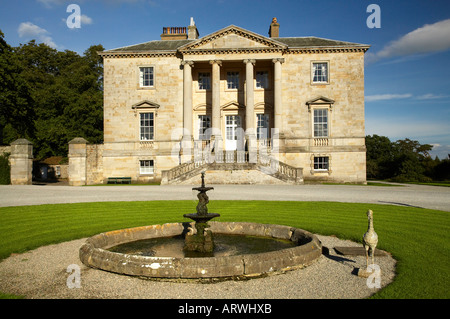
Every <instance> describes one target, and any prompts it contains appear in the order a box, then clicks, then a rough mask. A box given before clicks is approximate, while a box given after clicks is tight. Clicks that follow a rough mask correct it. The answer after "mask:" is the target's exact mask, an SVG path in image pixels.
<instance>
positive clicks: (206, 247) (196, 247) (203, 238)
mask: <svg viewBox="0 0 450 319" xmlns="http://www.w3.org/2000/svg"><path fill="white" fill-rule="evenodd" d="M212 189H214V187H205V173H202V186H201V187H194V188H192V190H196V191H198V192H199V193H198V194H197V198H198V204H197V213H196V214H184V215H183V216H184V217H186V218H190V219H192V220H193V221H194V222H195V224H194V226H195V230H194V228H192V227H191V228H190V229H189V232H188V233H187V234H186V237H185V245H184V250H186V251H191V252H200V253H212V252H213V250H214V240H213V234H212V232H211V230H209V229H208V228H209V225H208V221H209V220H211V219H213V218H214V217H219V216H220V214H214V213H208V207H207V206H206V205H207V204H208V203H209V198H208V195H206V192H207V191H209V190H212Z"/></svg>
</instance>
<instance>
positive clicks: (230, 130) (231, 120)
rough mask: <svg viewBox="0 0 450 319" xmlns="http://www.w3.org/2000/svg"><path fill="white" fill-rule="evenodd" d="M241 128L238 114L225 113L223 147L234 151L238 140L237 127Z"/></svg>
mask: <svg viewBox="0 0 450 319" xmlns="http://www.w3.org/2000/svg"><path fill="white" fill-rule="evenodd" d="M240 128H241V117H240V116H239V115H227V116H226V117H225V149H226V150H227V151H235V150H236V149H237V142H238V129H240Z"/></svg>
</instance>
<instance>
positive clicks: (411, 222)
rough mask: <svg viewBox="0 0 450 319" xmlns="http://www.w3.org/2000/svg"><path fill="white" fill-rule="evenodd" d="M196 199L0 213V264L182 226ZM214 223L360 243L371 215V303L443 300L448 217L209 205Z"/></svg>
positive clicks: (347, 206)
mask: <svg viewBox="0 0 450 319" xmlns="http://www.w3.org/2000/svg"><path fill="white" fill-rule="evenodd" d="M196 205H197V201H194V200H192V201H149V202H107V203H80V204H60V205H40V206H23V207H4V208H0V238H1V243H2V244H1V247H0V259H3V258H6V257H8V256H9V255H10V254H11V253H20V252H24V251H26V250H29V249H34V248H37V247H40V246H43V245H48V244H52V243H58V242H63V241H68V240H73V239H77V238H83V237H87V236H91V235H94V234H97V233H99V232H103V231H108V230H115V229H121V228H127V227H136V226H142V225H151V224H163V223H172V222H181V221H188V220H186V219H184V218H183V217H182V216H183V214H185V213H193V212H195V207H196ZM208 208H209V212H215V213H220V214H221V217H220V218H218V219H215V220H217V221H247V222H257V223H271V224H281V225H290V226H294V227H299V228H303V229H306V230H309V231H311V232H314V233H318V234H322V235H336V236H338V237H339V238H342V239H350V240H354V241H357V242H361V238H362V235H363V234H364V233H365V231H366V230H367V216H366V211H367V210H368V209H372V210H373V211H374V225H375V231H376V232H377V233H378V237H379V242H378V248H380V249H383V250H387V251H389V252H391V253H392V254H393V256H394V258H395V259H397V260H398V264H397V273H398V274H397V277H396V279H395V281H394V282H393V283H392V284H391V285H389V286H388V287H386V288H385V289H383V290H382V291H380V292H379V293H377V294H376V295H375V296H374V298H446V299H447V298H449V297H450V293H449V289H448V287H449V284H450V280H449V278H450V260H449V259H450V249H449V248H450V242H449V240H450V235H449V234H450V219H449V214H450V213H448V212H443V211H436V210H427V209H421V208H411V207H400V206H389V205H375V204H351V203H330V202H288V201H286V202H284V201H283V202H275V201H211V203H210V204H209V205H208Z"/></svg>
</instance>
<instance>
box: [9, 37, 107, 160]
mask: <svg viewBox="0 0 450 319" xmlns="http://www.w3.org/2000/svg"><path fill="white" fill-rule="evenodd" d="M102 50H103V47H102V46H101V45H95V46H91V47H90V48H89V49H87V50H86V51H85V54H84V56H80V55H78V54H77V53H76V52H73V51H69V50H66V51H64V52H60V51H57V50H55V49H52V48H50V47H49V46H47V45H45V44H36V43H35V41H30V42H29V43H27V44H25V45H21V46H19V47H18V48H15V53H16V55H17V58H18V60H19V61H20V63H21V68H22V71H21V73H20V76H21V77H22V78H23V79H25V80H26V81H27V83H28V85H29V87H30V96H31V100H32V103H31V105H33V109H34V113H35V114H34V116H33V117H30V118H29V122H30V121H31V122H32V123H33V124H34V127H33V128H34V134H33V137H34V138H33V144H34V146H35V157H37V158H45V157H48V156H54V155H61V156H65V155H66V154H67V150H68V142H69V141H70V140H71V139H73V138H74V137H77V136H80V137H84V138H86V139H87V140H89V141H90V142H93V143H101V142H102V139H103V138H102V137H103V91H102V78H101V76H102V74H103V66H102V60H101V57H100V56H98V55H97V51H102Z"/></svg>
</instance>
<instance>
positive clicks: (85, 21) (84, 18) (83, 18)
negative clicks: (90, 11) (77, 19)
mask: <svg viewBox="0 0 450 319" xmlns="http://www.w3.org/2000/svg"><path fill="white" fill-rule="evenodd" d="M92 22H93V21H92V18H90V17H88V16H87V15H85V14H82V15H81V25H83V24H92Z"/></svg>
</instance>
